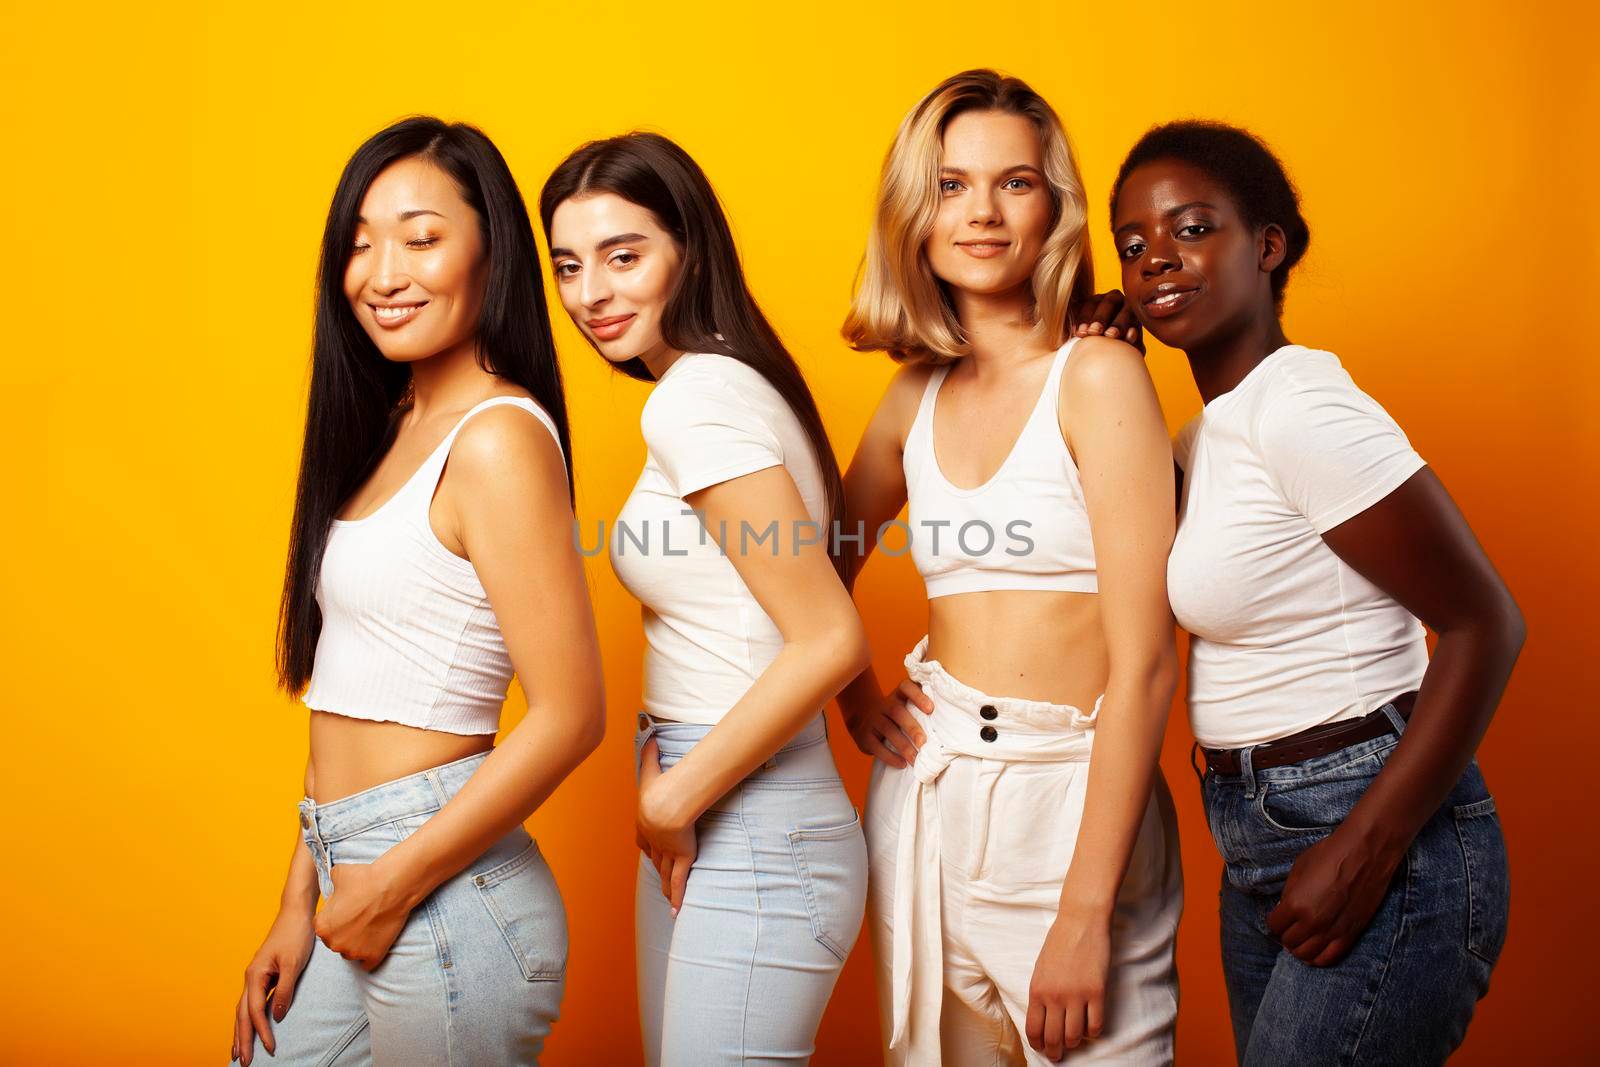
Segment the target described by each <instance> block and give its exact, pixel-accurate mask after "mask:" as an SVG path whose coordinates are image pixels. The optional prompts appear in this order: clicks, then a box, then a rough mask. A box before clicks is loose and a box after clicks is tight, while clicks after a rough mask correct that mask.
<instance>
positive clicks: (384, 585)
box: [301, 396, 561, 734]
mask: <svg viewBox="0 0 1600 1067" xmlns="http://www.w3.org/2000/svg"><path fill="white" fill-rule="evenodd" d="M498 404H515V405H516V406H517V407H520V408H522V409H523V410H525V411H528V412H530V413H532V414H533V415H534V416H536V417H537V418H538V419H539V421H540V422H542V423H544V424H545V426H546V427H547V428H548V429H549V430H550V433H551V434H552V435H553V436H555V438H556V441H557V447H558V448H559V447H560V445H559V442H560V440H561V436H560V434H559V433H557V431H556V425H555V422H554V421H553V420H551V418H550V416H549V415H548V414H546V413H545V411H544V409H543V408H542V407H540V406H539V405H538V404H537V403H536V402H534V401H532V400H529V399H528V398H526V397H520V396H492V397H490V398H489V399H487V400H485V401H483V402H482V403H480V404H477V405H475V406H474V407H473V408H472V410H470V411H468V412H467V413H466V414H465V415H463V416H461V419H460V421H458V422H457V423H456V424H455V427H454V428H453V429H451V431H450V432H449V433H448V434H447V435H446V436H445V439H444V440H443V441H441V442H439V446H438V447H437V448H435V449H434V450H433V454H432V455H430V456H429V457H428V458H427V459H426V460H424V461H423V463H422V466H421V467H418V468H417V472H416V473H415V474H413V475H412V476H411V478H410V480H409V481H407V482H406V484H405V485H403V486H401V487H400V491H399V492H397V493H395V495H394V496H392V497H390V498H389V499H388V500H387V501H385V502H384V503H383V504H382V505H381V506H380V507H379V508H378V510H377V511H374V512H373V513H372V514H371V515H368V516H367V517H366V518H364V519H350V520H346V519H334V520H333V528H332V529H331V530H330V531H329V533H328V545H327V548H326V549H325V550H324V552H323V555H322V568H321V572H320V573H319V574H318V577H317V606H318V607H320V608H321V609H322V632H321V634H320V635H319V636H318V638H317V652H316V659H315V661H314V662H313V664H312V668H311V682H310V684H309V685H308V686H307V687H306V692H305V695H304V696H303V697H302V698H301V699H302V700H303V701H304V702H305V704H306V705H307V706H308V707H311V708H315V709H317V710H319V711H331V712H335V713H337V714H340V715H348V716H350V717H351V718H356V719H377V720H381V721H386V722H398V723H404V724H406V725H407V726H418V727H421V728H423V729H425V730H439V731H442V732H444V733H451V734H492V733H494V732H496V730H498V729H499V723H500V707H501V705H502V704H504V703H505V699H506V689H507V687H508V686H509V685H510V682H511V674H512V669H511V658H510V657H509V656H508V655H507V654H506V646H505V642H504V640H502V639H501V636H500V624H499V622H498V620H496V619H495V615H494V610H493V609H492V608H490V606H489V598H488V596H487V595H486V594H485V593H484V590H483V586H482V585H481V584H479V582H478V574H477V572H476V571H475V570H474V569H473V567H472V563H471V562H470V561H469V560H465V559H462V558H461V557H460V556H458V555H456V554H455V553H454V552H451V551H450V550H449V549H448V548H446V547H445V546H444V545H443V544H441V543H440V542H439V539H438V537H437V536H435V535H434V532H433V527H432V526H430V525H429V523H428V508H429V505H431V504H432V502H433V494H434V489H435V488H436V487H437V486H438V484H439V476H440V474H441V473H442V472H443V471H444V465H445V460H446V459H448V458H449V455H450V445H451V443H452V442H453V441H455V439H456V434H458V433H460V432H461V427H462V426H463V425H465V424H466V421H467V420H468V419H470V418H472V416H474V415H476V414H477V413H478V412H480V411H482V410H484V409H485V408H488V407H492V406H495V405H498Z"/></svg>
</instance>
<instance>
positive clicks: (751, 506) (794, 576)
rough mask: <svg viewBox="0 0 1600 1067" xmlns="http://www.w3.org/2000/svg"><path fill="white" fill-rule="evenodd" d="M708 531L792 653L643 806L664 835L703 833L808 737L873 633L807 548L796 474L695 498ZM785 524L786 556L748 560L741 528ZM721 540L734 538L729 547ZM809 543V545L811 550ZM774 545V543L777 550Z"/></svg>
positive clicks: (756, 476)
mask: <svg viewBox="0 0 1600 1067" xmlns="http://www.w3.org/2000/svg"><path fill="white" fill-rule="evenodd" d="M685 500H686V502H687V503H688V504H689V505H690V506H691V507H693V508H694V509H695V510H697V511H699V512H700V513H701V515H702V522H703V523H704V524H705V527H706V529H707V530H708V531H713V530H714V531H716V532H717V536H718V537H719V544H721V545H722V548H723V551H724V552H726V554H727V556H728V559H729V560H730V562H732V564H733V566H734V569H735V570H737V571H738V572H739V577H740V578H742V579H743V580H744V583H745V585H746V586H747V587H748V588H749V590H750V593H751V595H753V596H754V597H755V598H756V601H757V602H758V603H759V604H760V605H761V608H762V610H763V611H765V612H766V613H767V615H768V616H769V617H770V618H771V619H772V621H773V623H774V624H775V625H776V626H777V628H778V631H779V633H780V634H782V636H783V648H782V650H781V651H780V652H779V653H778V655H777V657H776V658H775V659H774V660H773V661H772V662H771V663H770V664H769V665H768V666H767V668H766V670H764V671H762V672H761V675H760V677H758V678H757V679H756V680H755V682H754V683H753V684H752V685H751V686H750V688H749V689H748V690H746V691H745V694H744V696H742V697H740V698H739V701H738V703H736V704H735V705H734V706H733V707H732V708H731V709H729V711H728V713H727V714H726V715H725V716H723V718H722V719H721V720H720V721H719V722H718V723H717V725H716V726H715V727H714V728H713V729H712V730H711V731H710V732H709V733H708V734H706V736H705V737H704V738H702V739H701V740H700V741H699V742H698V743H697V744H696V745H695V746H694V748H693V749H691V750H690V751H689V753H688V754H687V755H685V756H684V757H683V758H682V759H681V760H680V761H679V762H678V763H677V764H676V765H674V766H673V767H672V769H670V770H668V771H667V772H666V773H664V774H662V775H660V776H659V777H657V778H654V779H653V780H651V781H650V783H649V788H647V789H646V790H645V793H644V795H642V796H641V797H640V812H641V819H642V821H644V822H645V823H646V824H648V825H651V826H655V827H659V828H661V829H663V830H681V829H683V828H686V827H690V826H692V825H693V824H694V822H695V820H697V819H698V818H699V817H700V816H701V815H702V814H703V813H704V812H705V810H706V809H707V808H709V807H710V806H711V803H712V802H713V801H714V800H716V799H717V798H718V797H720V796H722V795H723V794H724V793H726V792H727V791H728V790H729V789H732V788H733V787H734V786H735V785H737V784H738V783H739V782H740V781H742V780H743V779H744V778H745V777H746V776H747V775H748V774H749V773H750V772H751V771H753V770H755V768H756V767H757V766H759V765H760V764H761V763H762V762H763V761H764V760H766V759H768V758H769V757H770V756H771V755H772V754H773V753H774V752H776V751H777V750H778V749H779V748H781V747H782V746H783V744H784V742H786V741H788V740H789V739H790V738H792V737H793V736H794V735H795V734H796V733H798V732H799V731H800V728H801V727H802V726H804V725H805V724H806V723H807V722H808V721H810V719H811V718H813V717H814V716H815V715H816V714H817V712H818V710H819V709H821V708H822V707H823V706H825V705H826V703H827V702H828V700H829V699H831V698H832V697H833V696H834V695H835V694H836V693H837V692H838V691H839V689H840V688H841V687H842V686H843V685H844V684H845V683H846V682H847V681H848V680H849V679H850V678H852V677H854V676H855V674H856V673H857V672H858V671H860V669H861V667H862V665H863V664H864V663H865V662H866V661H867V656H868V654H869V653H868V648H867V638H866V632H865V630H864V629H863V628H862V625H861V619H860V617H859V616H858V615H857V614H856V610H855V605H854V604H852V603H851V601H850V595H849V593H847V592H846V591H845V588H844V586H843V585H841V584H840V582H839V578H838V575H837V574H836V573H835V572H834V569H833V564H832V562H831V561H830V560H829V558H828V555H827V553H826V551H825V550H824V546H823V544H822V543H821V540H820V537H821V534H820V533H819V534H818V535H817V538H816V539H815V543H812V544H800V545H799V546H798V551H796V550H795V549H796V538H795V531H796V530H797V529H798V530H800V531H801V533H802V535H804V534H806V529H805V528H804V527H803V526H802V525H801V524H804V523H808V522H810V521H811V519H810V516H809V515H808V514H807V512H806V508H805V502H804V501H803V500H802V499H801V497H800V491H799V490H798V489H797V488H796V487H795V484H794V479H793V478H791V477H790V475H789V472H788V470H786V469H785V468H784V467H781V466H774V467H767V468H765V469H764V470H759V471H754V472H752V473H750V474H746V475H742V476H740V477H737V478H732V479H729V480H728V481H724V482H719V483H717V484H715V485H711V486H707V487H706V488H704V489H701V490H698V491H697V492H694V493H690V494H689V496H688V497H686V498H685ZM774 519H776V520H777V523H778V530H779V538H778V545H777V551H776V552H775V553H774V552H773V551H772V549H771V548H770V547H765V546H763V547H753V548H751V549H750V551H748V552H744V551H741V548H740V543H739V542H740V534H739V531H740V530H741V529H742V526H741V523H743V524H748V526H749V527H750V528H751V529H753V530H758V531H759V530H763V529H765V528H766V527H767V526H768V525H769V524H770V523H771V522H772V521H773V520H774ZM721 538H725V540H722V539H721ZM806 539H807V537H806V536H802V537H801V538H800V540H801V541H804V540H806ZM768 544H769V545H770V542H768Z"/></svg>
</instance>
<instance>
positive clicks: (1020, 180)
mask: <svg viewBox="0 0 1600 1067" xmlns="http://www.w3.org/2000/svg"><path fill="white" fill-rule="evenodd" d="M1012 182H1017V183H1020V184H1021V186H1022V188H1024V189H1032V188H1033V183H1032V182H1030V181H1029V180H1028V179H1026V178H1009V179H1007V180H1006V185H1007V186H1009V185H1010V184H1011V183H1012Z"/></svg>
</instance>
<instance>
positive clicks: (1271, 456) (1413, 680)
mask: <svg viewBox="0 0 1600 1067" xmlns="http://www.w3.org/2000/svg"><path fill="white" fill-rule="evenodd" d="M1175 451H1176V455H1177V460H1178V465H1179V466H1180V467H1182V468H1183V471H1184V479H1183V500H1182V502H1181V504H1180V509H1179V519H1178V533H1177V539H1176V541H1175V542H1174V543H1173V548H1172V555H1171V556H1170V558H1169V559H1168V562H1167V592H1168V595H1169V596H1170V598H1171V600H1172V610H1173V613H1174V614H1175V615H1176V617H1177V620H1178V623H1179V625H1181V626H1182V627H1183V628H1184V629H1185V630H1187V631H1189V633H1190V635H1191V640H1190V643H1189V719H1190V724H1191V726H1192V727H1193V730H1194V734H1195V738H1196V739H1197V740H1198V741H1199V742H1200V743H1201V744H1202V745H1206V746H1208V747H1211V748H1237V747H1242V746H1245V745H1255V744H1261V743H1264V742H1267V741H1273V740H1276V739H1278V738H1282V737H1287V736H1289V735H1290V734H1294V733H1298V732H1299V731H1301V730H1304V729H1307V728H1309V727H1312V726H1317V725H1320V724H1322V723H1330V722H1337V721H1339V720H1342V719H1349V718H1356V717H1358V716H1361V715H1365V714H1367V713H1368V712H1370V711H1373V710H1375V709H1376V708H1378V707H1380V706H1382V704H1383V703H1384V702H1385V701H1387V700H1389V699H1390V698H1391V697H1394V696H1398V695H1399V694H1401V693H1404V692H1407V691H1409V690H1412V689H1415V688H1417V685H1418V683H1420V682H1421V680H1422V675H1423V672H1424V671H1425V670H1426V669H1427V666H1428V646H1427V641H1426V635H1425V631H1424V630H1423V627H1422V624H1421V623H1420V622H1418V621H1417V619H1416V617H1415V616H1413V615H1412V614H1411V613H1410V612H1408V611H1406V610H1405V608H1403V607H1401V606H1400V605H1399V604H1398V603H1397V602H1396V601H1395V600H1394V598H1392V597H1390V596H1389V595H1388V594H1387V593H1385V592H1383V591H1382V590H1381V589H1379V588H1378V587H1377V586H1375V585H1373V584H1372V583H1371V582H1369V581H1367V580H1366V579H1365V578H1363V577H1362V576H1361V575H1360V574H1357V573H1356V572H1355V571H1354V570H1353V569H1351V568H1350V566H1349V565H1347V564H1346V563H1345V562H1344V561H1343V560H1341V559H1340V558H1339V557H1338V556H1337V555H1335V554H1334V552H1333V550H1332V549H1331V548H1329V547H1328V545H1327V543H1326V542H1324V541H1323V540H1322V534H1323V533H1324V532H1325V531H1327V530H1330V529H1332V528H1333V527H1335V526H1338V525H1339V524H1340V523H1342V522H1344V521H1345V520H1347V519H1349V518H1351V517H1353V516H1355V515H1358V514H1360V513H1361V512H1363V511H1365V510H1366V509H1367V508H1369V507H1371V506H1372V505H1374V504H1376V503H1377V502H1378V501H1380V500H1382V499H1383V498H1384V497H1386V496H1388V495H1389V494H1390V493H1392V492H1393V491H1394V490H1395V489H1397V488H1399V486H1400V485H1401V484H1402V483H1403V482H1405V481H1406V480H1407V479H1408V478H1410V477H1411V476H1412V475H1413V474H1415V473H1416V472H1417V471H1418V470H1420V469H1421V468H1422V467H1423V466H1424V465H1425V464H1424V462H1423V459H1422V457H1421V456H1419V455H1418V454H1417V453H1416V451H1415V450H1414V449H1413V448H1412V447H1411V444H1410V442H1409V441H1408V440H1407V439H1406V435H1405V434H1404V433H1403V432H1402V431H1401V429H1400V427H1399V426H1398V425H1397V424H1396V423H1395V421H1394V420H1393V419H1392V418H1390V417H1389V415H1388V413H1387V412H1386V411H1384V410H1383V408H1382V407H1381V406H1380V405H1379V404H1378V402H1377V401H1375V400H1373V399H1372V398H1371V397H1370V396H1368V395H1367V394H1365V393H1363V392H1362V391H1361V390H1360V389H1359V388H1357V387H1356V384H1355V382H1354V381H1353V380H1351V378H1350V375H1349V374H1348V373H1347V372H1346V371H1345V369H1344V367H1343V366H1341V365H1340V363H1339V359H1338V357H1337V356H1335V355H1334V354H1333V353H1331V352H1322V351H1318V350H1316V349H1311V348H1306V347H1304V346H1301V345H1286V346H1285V347H1283V348H1280V349H1278V350H1277V351H1276V352H1273V353H1272V354H1271V355H1269V356H1267V358H1266V359H1264V360H1263V361H1262V362H1261V363H1259V364H1257V365H1256V367H1255V368H1254V369H1253V370H1251V371H1250V373H1249V374H1247V375H1245V377H1244V380H1243V381H1241V382H1240V383H1239V384H1238V386H1236V387H1235V388H1234V389H1233V390H1232V391H1230V392H1228V393H1224V394H1223V395H1222V396H1219V397H1217V398H1216V399H1214V400H1213V401H1212V402H1211V403H1209V404H1207V405H1206V406H1205V409H1204V410H1203V411H1201V413H1200V414H1199V415H1198V416H1196V417H1195V419H1194V420H1193V421H1191V422H1190V423H1189V424H1188V425H1186V426H1185V427H1184V428H1183V430H1182V431H1181V432H1180V433H1179V435H1178V438H1177V441H1176V442H1175Z"/></svg>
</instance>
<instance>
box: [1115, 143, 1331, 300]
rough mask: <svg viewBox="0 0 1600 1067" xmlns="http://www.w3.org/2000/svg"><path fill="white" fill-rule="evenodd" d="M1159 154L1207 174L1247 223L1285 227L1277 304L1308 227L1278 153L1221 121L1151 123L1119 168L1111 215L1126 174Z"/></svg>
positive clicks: (1275, 278)
mask: <svg viewBox="0 0 1600 1067" xmlns="http://www.w3.org/2000/svg"><path fill="white" fill-rule="evenodd" d="M1163 159H1164V160H1175V161H1177V162H1179V163H1187V164H1189V165H1190V166H1192V167H1195V168H1197V169H1199V170H1202V171H1204V172H1205V173H1206V174H1208V175H1210V176H1211V178H1212V179H1213V180H1215V181H1216V182H1217V183H1218V184H1220V185H1221V186H1222V187H1223V188H1224V189H1226V190H1227V191H1228V195H1229V196H1231V197H1233V200H1234V205H1235V206H1236V207H1237V208H1238V209H1239V215H1240V217H1241V218H1243V219H1244V221H1245V223H1246V224H1247V225H1249V226H1251V227H1259V226H1265V225H1267V224H1268V223H1276V224H1277V225H1278V226H1279V227H1280V228H1281V229H1282V230H1283V233H1284V236H1285V237H1286V238H1287V243H1288V251H1287V252H1286V254H1285V255H1284V257H1283V262H1282V263H1280V264H1279V265H1278V268H1277V269H1276V270H1274V271H1273V272H1272V299H1273V300H1274V301H1275V302H1276V303H1277V305H1278V306H1279V307H1280V308H1281V307H1282V306H1283V290H1284V287H1285V286H1286V285H1288V284H1289V272H1290V271H1291V270H1292V269H1294V266H1295V264H1296V263H1299V262H1300V260H1301V258H1302V257H1304V256H1305V254H1306V249H1307V248H1308V247H1309V246H1310V244H1311V227H1309V226H1307V225H1306V220H1305V218H1304V216H1302V215H1301V214H1300V194H1299V193H1297V192H1296V191H1295V187H1294V183H1293V182H1291V181H1290V180H1289V175H1288V173H1287V172H1286V171H1285V170H1284V169H1283V164H1282V163H1280V162H1278V157H1277V156H1275V155H1273V154H1272V150H1271V149H1270V148H1268V147H1267V146H1266V145H1265V144H1264V143H1263V142H1262V141H1261V139H1260V138H1259V137H1257V136H1255V135H1254V134H1252V133H1250V132H1249V131H1248V130H1241V129H1239V128H1238V127H1237V126H1229V125H1228V124H1227V123H1224V122H1208V121H1205V120H1201V119H1184V120H1181V121H1178V122H1169V123H1166V124H1165V125H1162V126H1153V127H1151V128H1150V129H1149V130H1148V131H1146V133H1145V135H1144V136H1143V137H1141V138H1139V143H1138V144H1136V145H1134V146H1133V149H1132V151H1130V152H1129V153H1128V158H1127V159H1124V160H1123V161H1122V168H1121V169H1120V170H1118V171H1117V180H1116V183H1115V184H1114V185H1112V187H1111V215H1112V217H1113V218H1115V217H1116V214H1117V198H1118V197H1119V196H1120V195H1121V194H1122V184H1123V182H1125V181H1127V179H1128V175H1130V174H1132V173H1133V171H1134V169H1135V168H1137V167H1140V166H1142V165H1144V164H1146V163H1152V162H1154V161H1156V160H1163Z"/></svg>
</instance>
